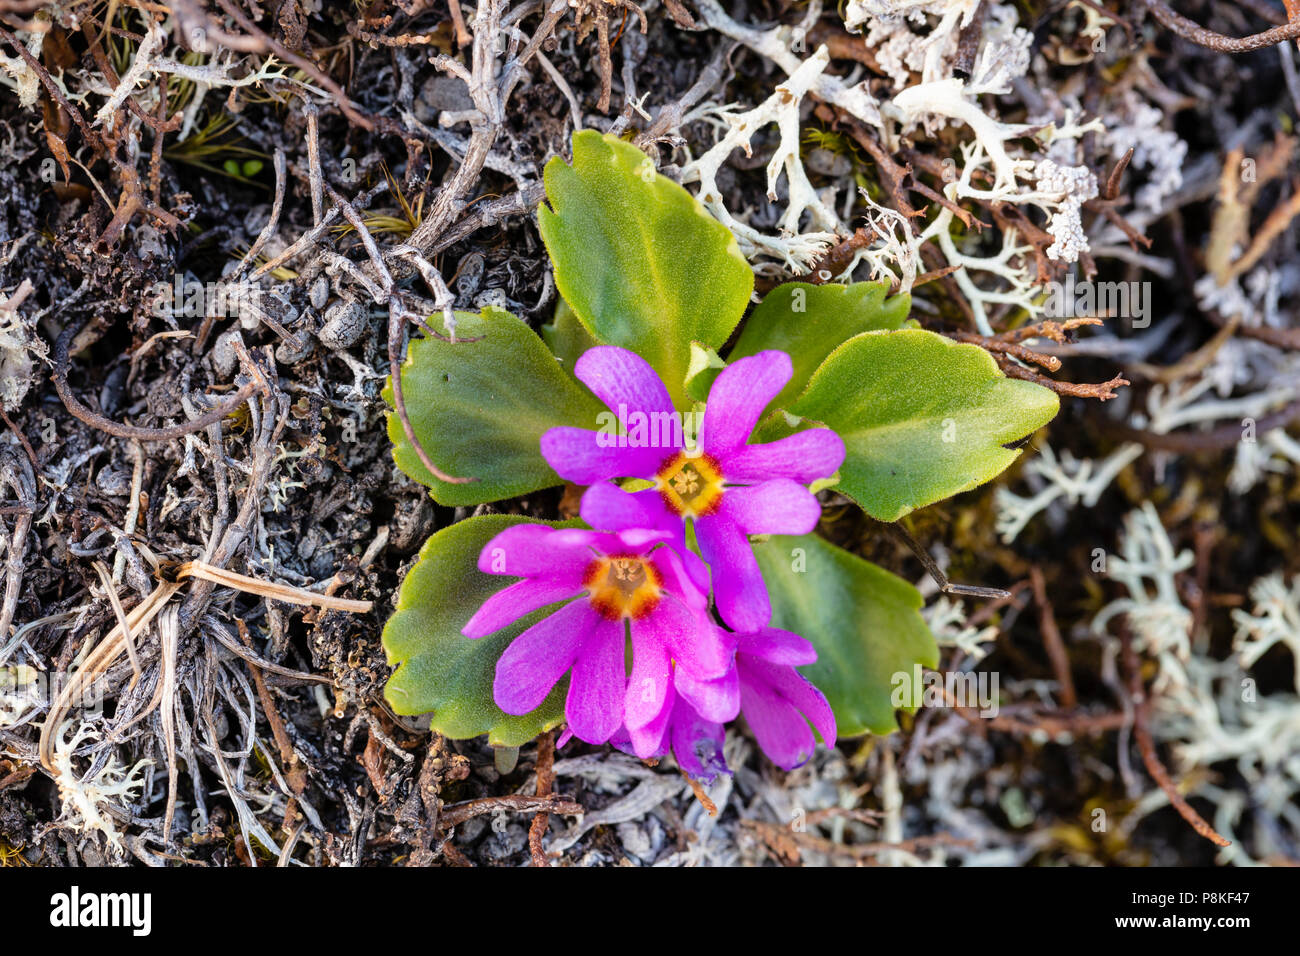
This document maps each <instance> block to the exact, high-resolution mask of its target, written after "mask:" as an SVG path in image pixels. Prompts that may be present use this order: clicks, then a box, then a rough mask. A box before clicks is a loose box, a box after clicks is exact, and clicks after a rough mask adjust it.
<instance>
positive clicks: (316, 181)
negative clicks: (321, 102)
mask: <svg viewBox="0 0 1300 956" xmlns="http://www.w3.org/2000/svg"><path fill="white" fill-rule="evenodd" d="M303 112H305V113H306V114H307V170H308V175H307V179H308V184H309V186H310V188H311V224H312V225H313V226H318V225H320V218H321V210H322V209H323V208H324V200H323V198H322V194H323V192H324V190H323V188H322V186H323V185H324V182H325V177H324V175H323V174H322V173H321V168H320V116H319V111H318V110H317V109H316V104H315V103H308V104H307V106H306V108H305V109H304V110H303Z"/></svg>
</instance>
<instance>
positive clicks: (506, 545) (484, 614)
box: [462, 524, 735, 743]
mask: <svg viewBox="0 0 1300 956" xmlns="http://www.w3.org/2000/svg"><path fill="white" fill-rule="evenodd" d="M669 537H670V535H669V534H668V533H666V532H663V531H649V530H629V531H622V532H619V533H604V532H599V531H586V530H577V529H558V528H553V527H550V526H548V525H539V524H521V525H515V526H514V527H511V528H507V529H506V530H505V531H502V532H501V533H500V534H498V535H497V536H496V537H494V538H493V539H492V540H491V541H489V542H488V543H487V546H486V547H484V549H483V552H482V554H480V555H479V562H478V566H479V570H480V571H483V572H484V573H485V574H506V575H513V576H517V577H521V578H523V580H522V581H518V582H516V583H515V584H512V585H510V586H509V587H507V588H505V589H504V590H501V591H498V592H497V593H496V594H494V595H492V597H490V598H488V599H487V600H486V601H484V602H483V606H482V607H480V608H479V609H478V611H477V612H476V613H475V614H474V616H473V617H472V618H470V620H469V622H468V623H466V625H465V627H464V628H463V629H462V633H463V634H464V635H465V636H466V637H470V638H478V637H486V636H487V635H489V634H494V633H496V632H497V631H499V630H501V628H503V627H505V626H507V625H508V624H510V623H511V622H513V621H516V620H518V619H519V618H521V617H523V616H524V615H526V614H530V613H532V612H533V611H536V610H538V609H539V608H543V607H547V606H549V605H551V604H555V603H557V602H560V601H568V603H567V604H565V605H564V606H563V607H560V608H559V609H558V610H556V611H554V612H553V613H551V614H550V615H548V616H547V617H545V618H543V619H542V620H541V621H539V622H538V623H536V624H534V625H533V626H532V627H530V628H528V630H526V631H524V632H523V633H522V634H520V635H519V636H518V637H517V638H515V639H514V640H513V641H512V642H511V643H510V646H509V647H508V648H506V651H505V653H504V654H502V655H501V658H500V660H498V661H497V666H496V678H495V680H494V683H493V687H492V694H493V698H494V699H495V700H496V703H497V706H498V707H500V708H501V709H502V710H503V711H505V712H506V713H508V714H527V713H529V712H531V711H533V710H535V709H536V708H537V707H539V706H540V705H541V703H542V701H543V700H545V699H546V695H547V694H549V693H550V692H551V689H552V688H553V687H554V686H555V684H556V683H557V682H558V681H559V680H560V678H561V677H563V676H564V675H565V674H566V673H569V672H570V671H572V673H571V675H570V678H569V693H568V697H567V698H566V700H565V705H564V716H565V719H566V720H567V722H568V726H569V729H570V730H571V731H572V732H573V733H574V734H575V735H576V736H578V737H580V738H581V739H582V740H585V741H587V742H588V743H603V742H605V741H606V740H608V739H609V738H610V737H611V736H612V735H613V734H614V732H615V731H616V730H618V728H619V727H620V726H621V725H622V724H623V723H624V719H625V715H626V714H628V713H631V714H634V715H636V714H640V713H641V712H642V711H643V710H644V709H646V708H649V707H653V708H654V712H655V713H658V711H659V709H660V707H662V704H663V700H664V699H665V698H666V697H667V694H668V689H669V678H670V676H671V671H672V669H671V666H670V664H669V661H675V662H676V664H677V667H678V670H679V672H680V673H683V674H685V675H688V676H687V677H685V678H683V680H686V681H689V680H692V679H693V680H697V681H702V682H708V681H710V680H711V679H716V678H720V677H724V676H725V675H726V673H727V672H728V670H729V669H730V668H731V665H732V654H733V651H734V648H735V642H734V639H733V637H732V636H731V635H729V634H727V632H725V631H723V630H722V629H721V628H719V627H717V626H716V625H715V624H714V623H713V622H712V620H711V619H710V617H709V613H708V599H707V597H706V595H705V594H704V593H703V592H702V591H701V590H700V589H699V587H698V586H697V585H696V584H695V582H694V581H693V580H692V579H691V577H690V575H689V574H688V573H687V572H686V569H685V566H684V564H683V563H682V560H681V557H680V556H679V555H678V554H677V552H676V551H674V550H673V548H672V547H670V546H669V545H668V544H666V542H667V541H668V539H669ZM629 631H630V632H631V641H632V674H631V680H630V681H629V678H628V673H627V664H626V651H627V634H628V632H629ZM700 702H701V703H702V704H704V705H705V706H706V707H707V704H708V701H707V700H704V699H703V698H701V700H700ZM634 719H635V718H634Z"/></svg>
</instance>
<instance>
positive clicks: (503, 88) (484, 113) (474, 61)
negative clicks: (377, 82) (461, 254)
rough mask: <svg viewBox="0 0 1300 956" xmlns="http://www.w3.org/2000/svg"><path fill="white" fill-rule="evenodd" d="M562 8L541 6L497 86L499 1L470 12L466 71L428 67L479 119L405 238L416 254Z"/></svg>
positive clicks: (453, 204) (456, 201)
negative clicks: (458, 85) (453, 80)
mask: <svg viewBox="0 0 1300 956" xmlns="http://www.w3.org/2000/svg"><path fill="white" fill-rule="evenodd" d="M557 8H558V9H557ZM565 9H567V3H566V0H555V2H553V3H552V4H551V6H550V7H548V8H547V11H546V14H545V16H544V17H543V19H542V24H541V25H540V26H539V27H538V28H537V32H536V33H535V34H534V35H533V39H532V40H530V41H529V42H528V45H527V46H526V47H525V48H524V51H523V52H522V53H521V54H520V55H519V57H518V58H517V59H516V60H515V62H514V63H513V64H511V66H510V69H509V71H508V72H507V75H506V78H505V80H504V81H502V82H500V85H498V80H497V50H498V46H499V44H498V37H499V36H500V35H501V13H502V5H501V2H500V0H481V2H480V3H479V5H478V9H477V11H476V12H475V15H474V48H473V52H472V56H471V65H472V69H471V70H466V69H465V67H464V66H462V65H461V64H460V63H459V62H457V61H456V60H453V59H452V58H451V57H449V56H447V55H445V54H444V55H442V56H439V57H437V59H435V60H434V66H436V67H437V68H438V69H440V70H442V71H444V72H446V73H450V74H452V75H453V76H457V77H459V78H460V79H461V80H462V81H463V82H464V83H465V85H466V87H467V88H468V90H469V95H470V99H471V100H472V101H473V103H474V107H475V108H476V109H477V110H478V111H479V113H480V114H481V115H480V118H479V119H478V121H476V122H473V123H472V124H471V126H470V138H469V143H468V144H467V145H466V147H465V158H464V159H463V160H462V161H461V164H460V166H458V167H457V168H456V172H455V173H453V174H452V176H451V178H450V179H449V180H448V181H447V183H446V184H445V185H444V186H443V187H442V188H441V189H440V190H439V191H438V196H437V198H436V199H435V200H434V202H433V205H432V206H431V207H430V208H429V212H428V214H427V215H426V216H425V217H424V219H423V220H421V222H420V224H419V225H418V226H416V228H415V230H414V231H413V232H412V233H411V235H410V238H409V239H408V243H409V244H410V245H412V246H414V247H415V248H416V249H419V250H420V252H421V254H424V253H427V252H428V251H429V249H430V248H431V247H432V245H433V243H434V242H435V241H436V240H437V239H438V237H439V236H440V235H441V233H442V231H443V230H444V229H446V228H447V226H448V225H450V224H451V222H452V220H453V219H455V218H456V217H458V216H459V215H460V213H461V212H462V211H463V209H464V203H463V199H464V197H465V195H466V194H467V193H468V192H469V189H470V187H471V186H473V185H474V183H475V182H477V181H478V177H479V174H480V173H481V172H482V170H483V164H484V163H485V162H486V161H487V157H488V154H489V153H490V152H491V151H492V146H493V144H494V143H495V142H496V138H497V134H498V133H499V132H500V130H501V126H502V123H503V122H504V119H505V116H504V110H503V103H504V102H505V99H507V98H508V97H509V95H510V91H511V90H512V89H513V88H514V83H515V82H516V77H517V75H519V74H520V72H521V71H522V68H523V64H524V63H526V62H527V60H528V59H531V58H532V56H533V54H534V53H535V52H536V50H537V49H538V48H539V47H540V46H541V42H542V40H544V39H545V35H549V33H550V31H551V30H553V29H554V28H555V24H556V23H558V22H559V18H560V16H562V15H563V12H564V10H565ZM544 34H545V35H544ZM389 351H390V357H391V353H392V352H393V351H394V349H393V345H392V342H391V341H390V343H389Z"/></svg>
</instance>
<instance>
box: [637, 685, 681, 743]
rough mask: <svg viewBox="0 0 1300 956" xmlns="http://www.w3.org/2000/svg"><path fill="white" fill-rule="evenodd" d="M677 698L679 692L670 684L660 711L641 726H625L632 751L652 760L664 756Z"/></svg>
mask: <svg viewBox="0 0 1300 956" xmlns="http://www.w3.org/2000/svg"><path fill="white" fill-rule="evenodd" d="M676 700H677V694H676V693H675V692H674V691H673V687H672V684H669V685H668V693H667V694H666V695H665V696H664V705H663V707H662V708H660V711H659V713H657V714H656V715H655V716H654V717H653V718H652V719H651V720H650V721H649V722H648V723H646V724H645V725H643V726H641V727H625V728H624V729H625V730H626V731H627V735H628V743H629V745H630V746H631V748H632V753H634V754H635V755H636V756H637V757H639V758H640V759H642V760H651V759H653V758H655V757H662V756H663V755H664V753H665V752H666V751H667V746H668V745H667V744H666V743H665V741H664V736H665V733H666V732H667V730H668V727H669V723H670V721H671V719H672V716H673V709H674V703H675V702H676Z"/></svg>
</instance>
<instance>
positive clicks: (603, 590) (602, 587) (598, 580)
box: [582, 554, 663, 621]
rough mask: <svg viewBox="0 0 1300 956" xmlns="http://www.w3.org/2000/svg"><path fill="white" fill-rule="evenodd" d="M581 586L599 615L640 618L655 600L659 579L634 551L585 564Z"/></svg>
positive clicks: (659, 586)
mask: <svg viewBox="0 0 1300 956" xmlns="http://www.w3.org/2000/svg"><path fill="white" fill-rule="evenodd" d="M582 583H583V586H584V587H586V589H587V590H588V592H589V598H588V599H589V600H590V601H591V606H592V607H593V608H595V609H596V612H597V613H598V614H600V615H601V616H602V617H604V618H606V619H608V620H611V621H617V620H619V619H621V618H629V617H630V618H643V617H645V616H646V615H647V614H649V613H650V612H651V611H653V610H654V609H655V608H656V607H657V606H658V604H659V595H660V594H661V592H662V589H663V579H662V578H661V577H660V575H659V572H658V571H657V570H655V566H654V565H653V564H651V563H650V562H649V561H647V560H646V559H645V558H642V557H640V556H638V555H635V554H608V555H603V556H602V557H599V558H597V559H596V560H595V561H592V562H591V564H589V565H588V566H587V573H586V575H585V576H584V577H583V581H582Z"/></svg>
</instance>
